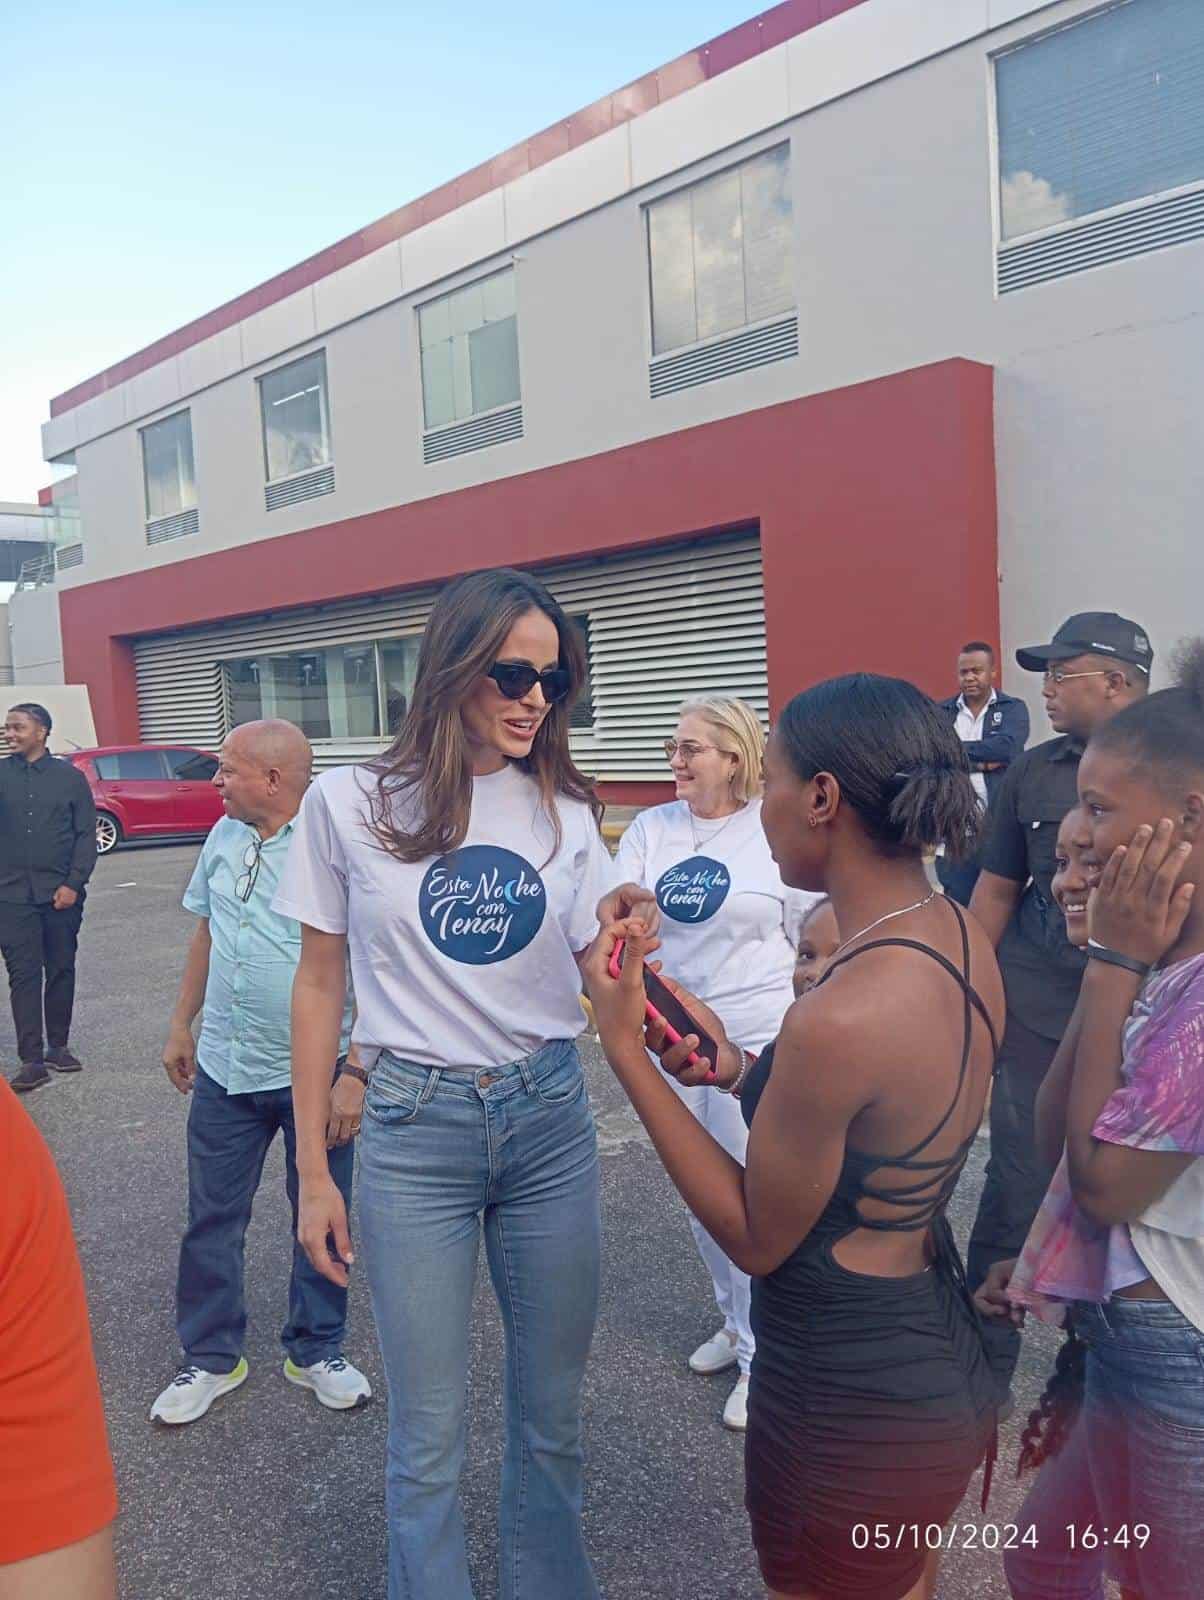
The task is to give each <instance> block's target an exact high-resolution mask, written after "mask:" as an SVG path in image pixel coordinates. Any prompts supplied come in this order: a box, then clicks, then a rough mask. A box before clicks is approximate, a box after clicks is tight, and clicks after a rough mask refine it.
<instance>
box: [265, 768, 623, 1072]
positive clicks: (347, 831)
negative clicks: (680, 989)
mask: <svg viewBox="0 0 1204 1600" xmlns="http://www.w3.org/2000/svg"><path fill="white" fill-rule="evenodd" d="M375 785H376V774H375V773H373V772H371V771H369V770H368V769H366V768H364V767H336V768H335V769H334V770H333V771H330V772H324V773H322V774H321V776H320V777H319V778H317V779H316V780H315V782H314V783H313V784H312V786H311V787H310V790H309V792H308V794H307V795H306V797H305V800H304V802H303V803H302V806H301V811H300V813H299V815H298V817H297V823H296V829H295V832H294V835H293V840H292V848H291V849H290V851H289V856H288V861H287V863H286V866H285V869H284V872H283V873H282V875H281V880H280V888H279V891H278V893H277V895H276V899H275V901H274V902H273V904H274V907H275V909H276V910H277V911H280V912H282V913H283V914H284V915H286V916H290V917H296V919H297V920H298V922H303V923H307V924H308V925H309V926H311V927H314V928H320V929H321V930H322V931H323V932H325V933H345V934H346V935H347V941H348V947H349V950H350V955H351V970H352V973H353V974H354V979H355V994H356V1003H357V1005H358V1008H359V1013H358V1016H357V1019H356V1024H355V1034H354V1038H355V1042H356V1044H357V1046H358V1047H359V1049H360V1051H361V1053H362V1055H363V1057H364V1059H365V1062H366V1063H367V1064H371V1062H373V1061H375V1059H376V1056H377V1054H378V1052H379V1051H380V1050H382V1049H385V1050H390V1051H392V1052H393V1053H394V1054H396V1055H398V1056H400V1057H402V1058H403V1059H404V1060H406V1061H414V1062H417V1063H418V1064H419V1065H421V1066H428V1067H446V1068H451V1069H453V1070H454V1069H456V1068H461V1069H472V1068H476V1067H497V1066H504V1065H506V1064H507V1063H508V1062H511V1061H516V1060H518V1059H520V1058H521V1057H522V1056H526V1055H530V1054H531V1052H532V1051H534V1050H537V1049H539V1047H540V1046H541V1045H543V1044H545V1043H547V1041H548V1040H551V1039H575V1038H576V1037H577V1035H578V1034H579V1033H580V1032H581V1030H582V1027H583V1025H584V1021H585V1014H584V1012H583V1011H582V1008H581V1003H580V995H581V978H580V974H579V972H578V970H577V964H576V962H575V961H574V959H573V957H574V954H575V953H576V952H577V951H580V950H584V949H585V947H586V946H587V945H588V944H589V943H590V941H591V940H592V939H593V938H594V935H595V934H596V933H597V930H598V919H597V916H596V914H595V913H596V908H597V904H598V901H599V899H600V898H601V896H602V895H603V894H605V893H606V892H607V890H608V889H610V888H611V887H612V885H613V882H614V866H613V863H612V862H611V859H610V856H609V854H608V852H607V849H606V846H605V845H604V844H603V842H602V837H601V834H600V833H599V831H598V826H597V824H596V823H595V821H594V818H593V815H592V813H591V811H590V809H589V807H588V806H587V805H586V804H584V802H582V801H575V800H565V799H561V800H560V801H559V804H558V810H559V815H560V823H561V830H562V834H563V837H562V840H561V844H560V848H559V849H557V850H555V853H553V848H554V845H555V832H554V830H553V827H552V823H551V821H550V820H549V818H548V817H547V815H546V814H545V813H544V811H543V808H542V806H541V804H540V798H539V790H538V787H537V785H536V782H535V780H534V779H533V778H532V777H530V776H529V775H528V774H526V773H524V772H522V771H520V770H519V769H518V768H517V767H514V766H507V767H505V768H504V769H503V770H502V771H501V772H497V773H492V774H490V775H489V776H488V777H484V778H476V779H474V780H473V793H472V814H471V820H470V822H469V826H468V833H467V835H466V836H465V840H464V843H463V844H462V845H461V846H460V848H459V849H458V850H454V851H452V852H451V853H450V854H448V855H446V856H441V857H439V858H431V859H429V860H426V861H419V862H416V863H414V864H413V865H410V864H408V863H406V862H404V861H399V860H398V859H397V858H396V856H393V855H390V854H389V853H388V852H387V851H386V850H384V849H382V848H381V846H380V845H379V844H378V843H377V841H376V839H375V837H374V836H373V834H372V833H371V831H370V828H369V810H368V797H369V795H370V794H371V793H372V792H373V790H374V788H375ZM412 816H413V811H412V810H411V811H410V817H411V818H412ZM399 820H400V814H399ZM411 825H412V824H411Z"/></svg>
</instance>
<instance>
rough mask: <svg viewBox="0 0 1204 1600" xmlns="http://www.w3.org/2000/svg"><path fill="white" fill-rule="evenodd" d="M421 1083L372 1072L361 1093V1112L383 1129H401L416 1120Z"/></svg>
mask: <svg viewBox="0 0 1204 1600" xmlns="http://www.w3.org/2000/svg"><path fill="white" fill-rule="evenodd" d="M422 1106H423V1098H422V1085H421V1084H417V1083H410V1082H409V1081H408V1080H407V1079H404V1078H398V1077H393V1076H391V1075H390V1076H385V1077H382V1075H381V1073H380V1070H379V1069H378V1070H377V1071H375V1072H373V1073H372V1075H371V1077H370V1078H369V1080H368V1088H367V1090H366V1092H365V1094H364V1115H365V1116H368V1117H371V1118H372V1121H373V1122H377V1123H379V1124H380V1125H381V1127H383V1128H401V1127H404V1126H405V1125H406V1124H407V1123H411V1122H414V1121H416V1120H417V1117H418V1113H419V1112H420V1111H421V1110H422Z"/></svg>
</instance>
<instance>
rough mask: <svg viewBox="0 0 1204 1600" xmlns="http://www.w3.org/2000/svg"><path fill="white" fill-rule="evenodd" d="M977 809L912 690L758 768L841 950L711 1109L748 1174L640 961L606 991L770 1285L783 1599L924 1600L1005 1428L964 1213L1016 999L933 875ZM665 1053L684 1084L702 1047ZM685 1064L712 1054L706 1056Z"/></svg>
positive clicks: (630, 1074) (693, 1165) (756, 1297)
mask: <svg viewBox="0 0 1204 1600" xmlns="http://www.w3.org/2000/svg"><path fill="white" fill-rule="evenodd" d="M976 814H977V806H976V801H975V796H974V792H973V789H972V788H971V786H970V781H969V777H968V775H967V770H966V766H965V762H964V758H963V756H962V753H961V747H960V744H959V742H958V740H957V737H956V735H955V733H954V732H953V730H952V728H950V727H949V725H948V724H947V722H946V721H945V720H944V719H943V718H941V716H940V715H939V713H938V712H937V711H936V709H935V707H934V706H933V704H932V702H931V701H930V700H929V699H928V698H927V696H925V695H923V694H921V693H920V691H919V690H918V689H916V688H914V687H913V686H912V685H911V684H908V683H903V682H901V681H900V680H898V679H891V678H880V677H874V676H870V675H868V674H858V675H856V676H852V677H846V678H837V679H833V680H832V681H830V682H828V683H823V684H819V685H818V686H816V687H815V688H813V689H810V690H808V691H807V692H806V693H804V694H801V695H798V696H796V698H795V699H794V700H792V701H791V703H790V704H789V706H787V708H786V710H785V712H784V713H783V716H782V720H781V723H780V725H779V727H778V729H777V732H776V733H775V735H774V737H773V740H772V741H771V744H770V748H769V752H768V756H767V763H766V789H765V800H764V809H763V824H764V828H765V833H766V835H767V837H768V839H769V843H770V846H771V848H772V850H773V854H774V857H775V859H776V861H777V863H778V866H779V867H780V869H781V872H782V877H783V880H784V881H785V882H786V883H787V884H790V885H791V886H792V887H795V888H799V889H812V890H822V891H824V892H826V893H827V894H829V895H830V896H831V899H832V904H833V908H834V910H835V913H836V919H837V922H838V924H839V926H840V928H841V930H842V932H843V933H845V935H846V936H845V940H844V943H843V945H842V946H841V948H840V949H839V950H838V952H837V954H836V956H835V958H834V959H833V961H832V963H831V964H830V966H829V968H828V971H827V973H826V974H825V976H824V978H823V980H822V982H821V983H819V984H817V985H816V986H815V988H813V989H812V990H810V991H809V992H808V993H807V994H805V995H804V996H803V997H802V998H801V999H800V1000H797V1001H796V1002H795V1003H794V1005H793V1006H791V1008H790V1010H789V1011H788V1012H787V1014H786V1017H785V1019H784V1021H783V1024H782V1029H781V1032H780V1034H779V1036H778V1038H777V1040H776V1041H775V1042H774V1044H772V1045H770V1046H769V1047H768V1048H767V1049H766V1050H765V1051H764V1052H763V1054H762V1055H761V1057H760V1058H759V1060H757V1061H755V1062H754V1061H752V1060H751V1059H750V1058H749V1057H748V1055H747V1053H746V1052H744V1051H743V1050H742V1049H741V1048H740V1043H739V1041H738V1040H730V1041H729V1040H728V1038H727V1035H726V1033H725V1031H724V1029H723V1023H722V1020H721V1019H720V1018H719V1017H717V1016H715V1014H714V1013H713V1012H711V1011H710V1010H709V1009H708V1008H707V1007H706V1006H704V1005H702V1003H701V1002H700V1001H698V1000H697V999H696V998H695V997H694V996H692V995H690V994H688V993H686V992H685V991H684V990H681V989H680V988H678V993H679V995H680V997H681V999H682V1001H683V1003H684V1004H685V1005H686V1006H687V1007H688V1009H689V1011H690V1012H691V1014H692V1015H693V1016H694V1017H695V1018H696V1019H697V1020H698V1022H699V1023H700V1025H701V1026H702V1027H704V1028H706V1029H707V1031H708V1032H710V1033H711V1035H712V1036H713V1037H714V1038H716V1039H717V1040H718V1041H719V1066H718V1083H717V1084H716V1085H715V1087H714V1092H716V1093H723V1092H730V1093H738V1094H739V1095H740V1096H741V1102H742V1105H743V1108H744V1113H745V1116H746V1118H747V1120H748V1122H749V1125H750V1128H751V1135H750V1140H749V1146H748V1161H747V1167H741V1166H740V1165H739V1163H737V1162H736V1161H734V1160H732V1158H731V1157H730V1156H728V1155H727V1154H726V1152H724V1151H723V1150H722V1149H720V1147H719V1146H718V1145H717V1144H716V1143H715V1141H714V1140H713V1139H711V1137H710V1136H709V1135H708V1134H707V1132H706V1130H705V1128H704V1127H702V1126H701V1125H700V1124H699V1123H698V1122H697V1121H696V1120H695V1119H694V1118H693V1117H691V1116H690V1115H689V1113H688V1112H687V1111H685V1109H684V1107H683V1106H682V1104H681V1102H680V1101H679V1099H678V1098H677V1096H676V1095H675V1094H674V1093H673V1091H672V1089H671V1088H670V1086H669V1085H668V1084H667V1083H665V1082H664V1081H663V1080H662V1079H661V1077H660V1075H659V1074H658V1073H657V1071H656V1069H655V1067H653V1066H652V1064H651V1063H650V1062H649V1060H648V1057H647V1055H646V1054H645V1052H644V1048H643V1043H644V1037H643V1030H642V1017H643V985H642V982H641V974H640V963H639V962H638V961H637V960H634V959H631V960H628V962H627V964H626V965H625V967H624V969H623V977H622V978H621V979H620V980H619V981H616V980H614V979H613V978H611V977H610V976H609V972H608V963H609V960H610V957H611V953H612V951H613V948H614V944H615V941H616V940H617V939H619V938H626V939H627V941H628V950H629V953H630V956H632V957H636V956H640V955H647V954H648V953H650V951H651V950H652V949H654V948H655V942H654V941H651V940H648V939H646V938H645V937H644V936H643V929H642V925H641V924H640V923H639V922H638V921H637V920H634V919H629V920H628V921H627V922H624V923H619V924H615V925H613V926H611V927H609V928H606V929H604V930H603V932H602V934H601V936H600V938H599V941H598V944H597V946H596V947H595V949H594V950H593V952H592V953H591V955H590V957H589V960H588V962H587V977H588V982H589V988H590V993H591V996H592V999H593V1004H594V1011H595V1015H596V1017H597V1021H598V1028H599V1033H600V1035H601V1039H602V1043H603V1047H604V1048H605V1050H606V1054H607V1056H608V1058H609V1060H610V1063H611V1066H612V1067H613V1069H614V1071H615V1073H616V1074H617V1076H618V1077H619V1079H620V1080H621V1082H622V1083H623V1085H624V1087H625V1089H626V1090H627V1093H628V1095H629V1096H630V1098H631V1101H632V1104H633V1105H634V1107H635V1109H636V1111H637V1112H638V1113H639V1115H640V1117H641V1119H642V1120H643V1122H644V1124H645V1126H646V1127H647V1129H648V1132H649V1134H650V1135H651V1137H652V1141H653V1143H654V1144H655V1146H656V1148H657V1150H658V1152H659V1153H660V1156H661V1159H662V1160H663V1161H664V1163H665V1166H666V1168H667V1169H668V1172H669V1175H670V1177H671V1178H672V1179H673V1181H674V1183H675V1184H676V1185H677V1187H678V1189H679V1190H680V1191H681V1193H682V1195H683V1197H684V1198H685V1200H686V1203H687V1204H688V1205H689V1206H690V1207H691V1209H692V1210H693V1212H694V1214H695V1215H696V1216H697V1217H698V1218H699V1220H700V1221H701V1222H702V1223H703V1225H704V1226H705V1227H706V1228H707V1229H708V1230H709V1232H710V1233H711V1234H712V1235H713V1237H714V1238H715V1239H716V1240H717V1241H718V1243H719V1244H720V1245H721V1246H722V1248H723V1249H724V1250H725V1251H726V1252H727V1253H728V1255H730V1257H731V1259H732V1260H733V1261H735V1262H736V1263H737V1264H738V1265H739V1266H741V1267H742V1268H743V1269H744V1270H745V1271H746V1272H748V1273H750V1274H751V1275H752V1276H753V1279H754V1283H753V1327H754V1330H755V1333H756V1338H757V1355H756V1358H755V1360H754V1363H753V1369H752V1386H751V1391H750V1399H749V1429H748V1435H747V1445H746V1458H745V1459H746V1469H747V1505H748V1511H749V1515H750V1517H751V1519H752V1526H753V1537H754V1541H755V1543H756V1547H757V1554H758V1557H759V1559H760V1563H761V1570H762V1573H763V1575H764V1578H765V1581H766V1583H767V1585H768V1586H769V1590H770V1594H771V1595H772V1596H775V1597H779V1596H787V1595H789V1596H792V1597H797V1596H808V1597H815V1600H854V1597H865V1600H922V1597H926V1596H929V1595H931V1593H932V1592H933V1590H932V1586H933V1584H934V1582H935V1571H936V1555H935V1551H934V1550H933V1548H932V1547H933V1545H937V1546H939V1543H940V1530H941V1528H942V1525H943V1524H944V1523H945V1522H947V1521H948V1519H949V1518H950V1517H951V1516H952V1515H953V1512H954V1511H955V1510H956V1508H957V1506H958V1504H959V1502H960V1501H961V1498H962V1496H963V1495H964V1493H965V1491H966V1487H967V1485H968V1483H969V1480H970V1477H971V1475H972V1474H973V1472H974V1470H975V1468H976V1467H977V1466H978V1464H979V1463H980V1461H982V1460H983V1458H984V1456H985V1455H986V1454H987V1453H988V1451H989V1449H990V1447H991V1445H992V1443H993V1439H994V1432H995V1398H994V1394H993V1386H992V1383H991V1378H990V1374H989V1371H988V1368H987V1364H986V1361H985V1358H984V1355H983V1352H982V1345H981V1339H980V1334H979V1325H978V1320H977V1314H976V1312H975V1310H974V1307H973V1304H972V1302H971V1300H970V1297H969V1295H968V1293H967V1291H966V1287H965V1279H964V1276H963V1273H962V1267H961V1261H960V1258H959V1257H958V1253H957V1248H956V1246H955V1244H954V1242H953V1239H952V1236H951V1233H950V1229H949V1223H948V1221H947V1220H946V1216H945V1208H946V1205H947V1203H948V1200H949V1197H950V1195H951V1194H952V1192H953V1189H954V1186H955V1185H956V1183H957V1180H958V1177H959V1176H960V1174H961V1170H962V1167H963V1165H964V1163H965V1159H966V1156H967V1154H968V1153H969V1150H970V1148H971V1146H972V1144H973V1142H974V1137H975V1134H976V1132H977V1130H978V1126H979V1123H980V1120H981V1117H982V1110H983V1103H984V1100H985V1097H986V1092H987V1086H988V1083H989V1081H990V1075H991V1068H992V1063H993V1060H994V1054H995V1040H996V1037H997V1035H998V1033H999V1032H1000V1030H1001V1028H1002V1024H1003V1011H1004V1004H1003V989H1002V985H1001V982H1000V978H999V971H998V968H997V966H996V964H995V957H994V952H993V951H992V949H991V946H990V943H989V942H988V940H987V938H986V936H985V935H984V933H983V932H982V930H981V929H980V928H979V927H978V925H977V923H975V922H973V921H972V920H971V919H970V918H968V917H966V916H965V915H964V914H963V912H962V911H961V909H960V908H959V907H958V906H956V905H955V904H953V902H951V901H947V900H945V899H944V898H943V897H942V896H941V895H939V894H937V893H936V892H935V891H934V890H933V889H932V887H931V885H930V883H929V881H928V879H927V877H926V875H925V872H924V865H923V859H922V853H923V851H924V850H925V849H926V848H929V847H931V846H933V845H937V844H944V845H945V846H946V847H947V848H948V849H950V850H951V851H954V852H957V851H960V850H962V849H964V848H965V843H966V840H967V837H968V836H969V834H970V833H972V829H973V822H974V818H975V816H976ZM649 1042H650V1043H651V1045H652V1047H653V1048H654V1049H656V1050H657V1051H658V1053H659V1054H660V1055H661V1060H662V1064H663V1066H664V1068H665V1070H666V1071H668V1072H670V1073H672V1074H673V1075H674V1076H675V1077H677V1078H678V1079H679V1081H682V1082H686V1083H695V1082H702V1081H704V1075H705V1070H706V1069H705V1066H704V1067H703V1068H699V1067H697V1066H694V1067H691V1066H689V1065H688V1064H687V1058H688V1055H689V1048H690V1044H691V1040H690V1039H687V1040H686V1041H685V1042H684V1044H682V1045H680V1046H677V1047H674V1048H665V1047H664V1041H663V1039H662V1037H661V1036H660V1034H659V1032H658V1031H657V1030H655V1029H652V1030H650V1031H649ZM693 1042H697V1041H696V1040H695V1041H693Z"/></svg>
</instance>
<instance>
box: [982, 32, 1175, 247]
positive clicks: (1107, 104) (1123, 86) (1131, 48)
mask: <svg viewBox="0 0 1204 1600" xmlns="http://www.w3.org/2000/svg"><path fill="white" fill-rule="evenodd" d="M995 89H996V102H997V108H998V109H997V115H998V129H999V209H1000V223H1001V231H1002V235H1003V238H1004V239H1012V238H1016V237H1018V236H1020V235H1023V234H1026V233H1035V232H1037V231H1039V230H1041V229H1045V228H1052V227H1055V226H1056V225H1057V224H1059V223H1063V222H1070V221H1072V220H1074V219H1076V218H1079V217H1085V216H1089V215H1091V214H1092V213H1094V212H1099V211H1106V210H1108V209H1110V208H1111V207H1113V206H1121V205H1125V204H1127V203H1129V202H1131V201H1134V200H1141V199H1143V198H1145V197H1147V196H1151V195H1156V194H1160V193H1164V192H1165V191H1166V190H1168V189H1177V188H1182V187H1183V186H1184V185H1187V184H1194V183H1198V182H1200V181H1202V180H1204V5H1201V4H1200V0H1126V3H1125V4H1123V5H1119V6H1116V7H1114V8H1113V9H1111V10H1108V11H1105V12H1103V13H1102V14H1097V15H1096V16H1093V17H1088V18H1086V19H1085V20H1084V21H1082V22H1077V23H1073V24H1071V25H1070V26H1068V27H1065V28H1062V29H1060V30H1059V31H1058V32H1056V33H1051V34H1048V35H1046V36H1045V37H1044V38H1041V39H1036V40H1033V41H1032V42H1030V43H1028V44H1024V45H1021V46H1019V47H1018V48H1017V49H1015V50H1012V51H1009V52H1008V53H1007V54H1006V55H1002V56H1000V57H999V58H998V60H997V61H996V63H995Z"/></svg>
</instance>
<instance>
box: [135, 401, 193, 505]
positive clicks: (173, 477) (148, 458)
mask: <svg viewBox="0 0 1204 1600" xmlns="http://www.w3.org/2000/svg"><path fill="white" fill-rule="evenodd" d="M142 470H143V475H144V477H145V479H146V518H147V521H148V522H157V521H158V520H159V519H160V518H161V517H174V516H178V515H179V513H180V512H181V511H190V510H191V509H192V508H193V506H195V505H196V472H195V470H194V468H193V464H192V419H191V416H190V414H189V413H188V412H187V411H177V412H176V414H175V415H174V416H172V417H164V419H163V421H162V422H152V423H151V425H150V427H149V428H143V430H142Z"/></svg>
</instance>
